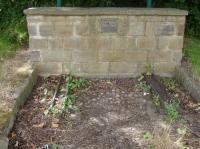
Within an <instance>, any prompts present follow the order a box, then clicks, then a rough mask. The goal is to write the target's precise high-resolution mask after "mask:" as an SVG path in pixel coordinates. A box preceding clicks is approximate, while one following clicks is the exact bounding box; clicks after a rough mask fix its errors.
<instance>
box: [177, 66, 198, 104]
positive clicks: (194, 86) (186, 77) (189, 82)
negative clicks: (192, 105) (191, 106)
mask: <svg viewBox="0 0 200 149" xmlns="http://www.w3.org/2000/svg"><path fill="white" fill-rule="evenodd" d="M175 77H176V80H178V82H179V83H180V84H181V85H183V86H184V88H185V89H186V90H188V91H189V93H190V94H191V96H192V97H193V98H194V99H195V100H196V101H197V102H200V86H199V84H200V83H199V80H198V79H197V78H198V77H197V76H191V73H190V72H189V71H188V68H185V67H184V66H182V67H178V68H176V70H175Z"/></svg>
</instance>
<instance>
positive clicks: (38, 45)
mask: <svg viewBox="0 0 200 149" xmlns="http://www.w3.org/2000/svg"><path fill="white" fill-rule="evenodd" d="M29 47H30V49H31V50H40V49H47V48H48V41H47V39H46V38H29Z"/></svg>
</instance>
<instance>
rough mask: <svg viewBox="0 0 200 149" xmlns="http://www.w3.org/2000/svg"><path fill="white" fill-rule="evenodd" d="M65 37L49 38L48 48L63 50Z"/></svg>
mask: <svg viewBox="0 0 200 149" xmlns="http://www.w3.org/2000/svg"><path fill="white" fill-rule="evenodd" d="M63 49H64V47H63V38H59V37H53V38H48V50H55V51H56V50H58V51H57V52H59V50H63Z"/></svg>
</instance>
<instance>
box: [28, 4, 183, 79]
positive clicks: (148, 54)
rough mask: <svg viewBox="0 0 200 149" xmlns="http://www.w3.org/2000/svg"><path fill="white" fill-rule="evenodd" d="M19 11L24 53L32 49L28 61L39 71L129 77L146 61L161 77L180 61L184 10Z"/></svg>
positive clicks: (91, 9)
mask: <svg viewBox="0 0 200 149" xmlns="http://www.w3.org/2000/svg"><path fill="white" fill-rule="evenodd" d="M25 13H27V14H28V17H27V20H28V29H29V34H30V41H29V42H30V49H31V50H32V51H38V53H37V52H36V53H35V54H34V55H33V58H32V61H33V62H35V63H36V64H37V65H38V70H39V71H41V72H43V73H44V72H47V73H53V74H55V73H69V72H72V73H75V74H76V75H84V76H92V75H94V76H101V75H102V76H120V75H125V76H133V75H136V74H138V73H141V72H143V71H144V68H145V65H146V64H149V63H151V65H152V66H155V68H156V69H155V70H156V71H158V72H159V74H165V73H166V72H167V73H171V72H172V71H171V70H172V69H173V68H174V67H175V66H176V65H179V64H180V63H181V58H182V53H181V50H182V48H183V36H184V26H185V15H187V11H182V10H177V9H143V8H139V9H132V8H109V9H108V8H89V9H88V8H73V9H71V8H62V9H60V8H56V9H55V8H35V9H32V10H30V9H28V10H25ZM40 64H41V65H40ZM172 64H173V65H172ZM48 65H49V66H48ZM162 65H163V67H164V68H166V69H164V68H162ZM171 65H172V66H171ZM159 67H160V68H161V69H159ZM162 71H163V73H162Z"/></svg>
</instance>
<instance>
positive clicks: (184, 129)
mask: <svg viewBox="0 0 200 149" xmlns="http://www.w3.org/2000/svg"><path fill="white" fill-rule="evenodd" d="M176 132H177V134H179V135H185V134H186V128H177V129H176Z"/></svg>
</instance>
